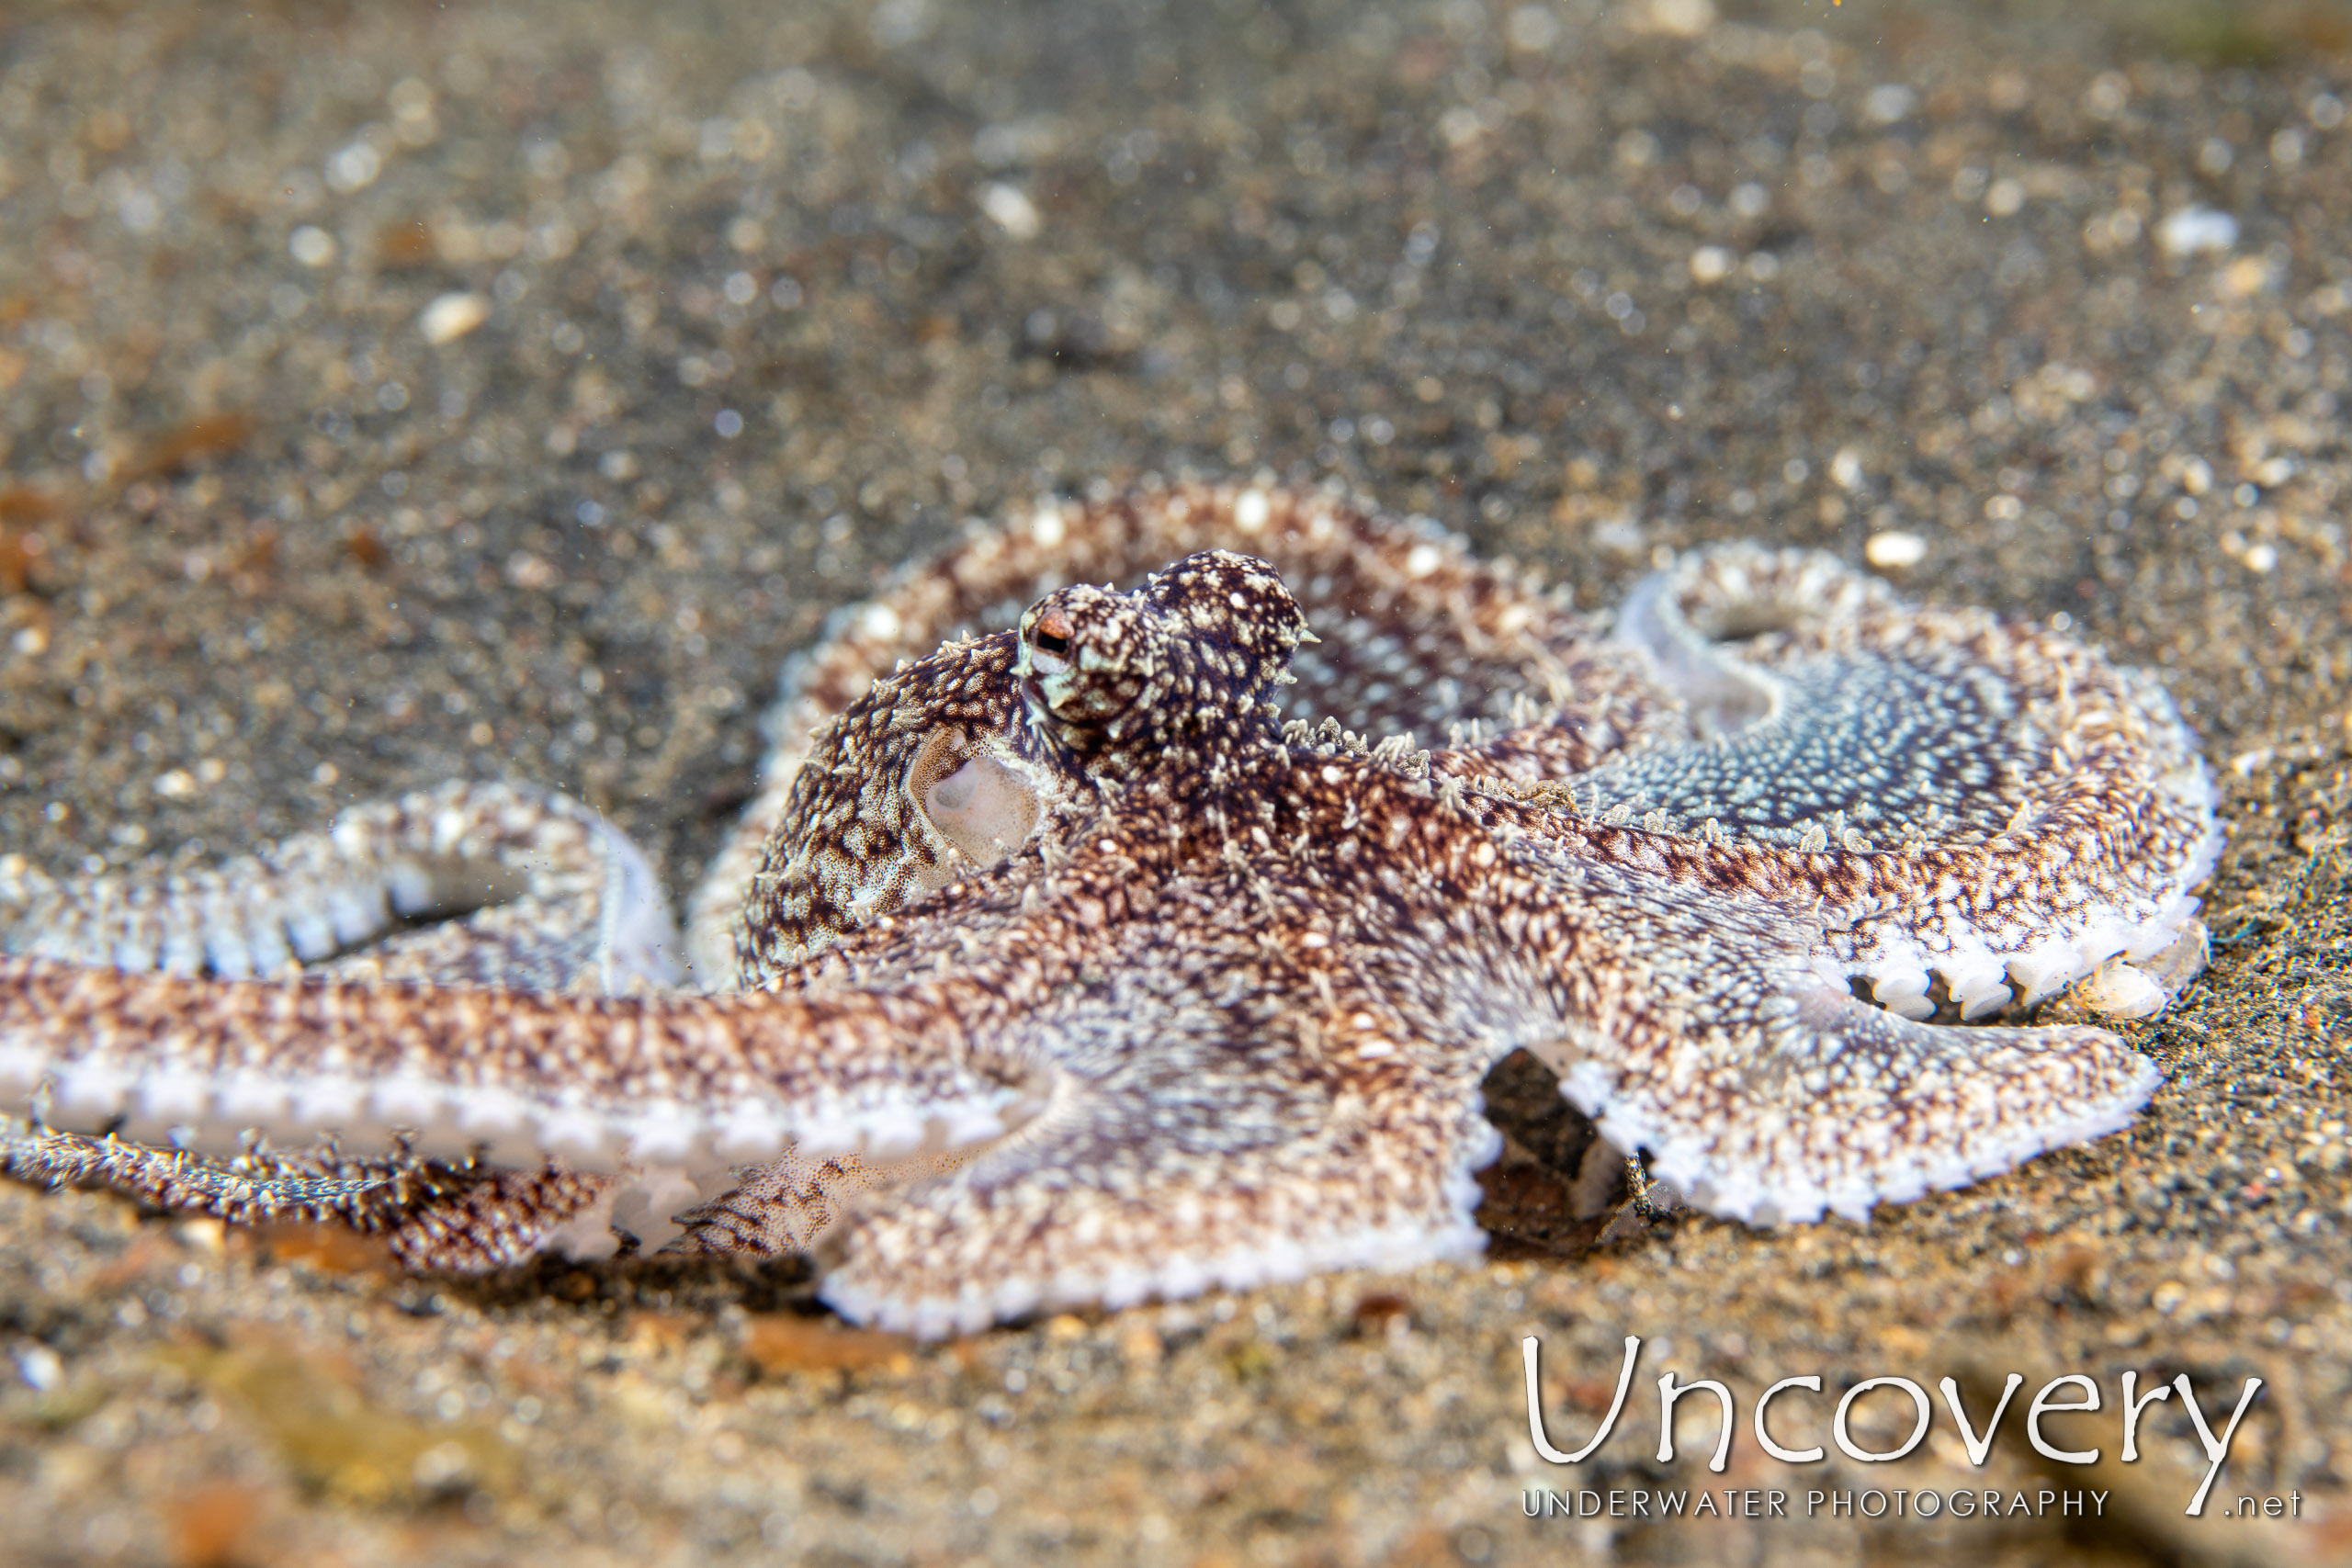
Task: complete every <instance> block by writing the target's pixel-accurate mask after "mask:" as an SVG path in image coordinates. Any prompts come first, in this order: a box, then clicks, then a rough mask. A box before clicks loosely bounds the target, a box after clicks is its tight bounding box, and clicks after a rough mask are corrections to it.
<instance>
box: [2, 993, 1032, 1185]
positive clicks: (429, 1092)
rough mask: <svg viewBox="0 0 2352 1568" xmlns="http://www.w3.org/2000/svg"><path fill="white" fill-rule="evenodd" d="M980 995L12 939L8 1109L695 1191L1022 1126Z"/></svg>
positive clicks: (1015, 1073) (1017, 1089) (48, 1118)
mask: <svg viewBox="0 0 2352 1568" xmlns="http://www.w3.org/2000/svg"><path fill="white" fill-rule="evenodd" d="M986 1006H987V1000H986V998H980V997H977V996H972V995H965V994H958V993H955V992H952V991H948V990H943V989H940V988H936V987H922V986H915V987H904V988H902V989H899V990H897V991H894V992H892V993H890V994H888V995H869V994H866V993H862V992H858V991H855V990H849V989H843V990H840V991H835V992H831V993H826V994H812V995H809V996H747V997H740V998H654V997H628V998H590V997H571V996H549V995H543V994H537V993H526V992H500V991H490V990H470V989H461V988H455V987H451V988H435V987H415V986H406V985H383V984H351V983H339V982H333V981H320V980H291V981H288V982H282V983H252V982H246V983H237V982H222V981H208V980H198V979H187V978H179V977H168V976H131V975H121V974H116V973H112V972H109V971H105V970H97V969H87V968H77V967H69V966H62V965H57V964H47V963H43V962H41V961H39V960H26V959H8V960H0V1106H5V1107H6V1109H7V1110H9V1111H29V1112H31V1113H32V1114H33V1116H35V1117H36V1118H37V1119H38V1120H39V1121H40V1122H42V1123H43V1124H46V1125H49V1126H52V1127H57V1128H61V1129H64V1130H67V1131H82V1132H91V1131H96V1130H102V1129H108V1128H112V1127H115V1126H121V1127H122V1128H123V1129H124V1130H125V1132H126V1133H127V1134H128V1135H129V1136H130V1137H132V1138H134V1139H136V1140H137V1141H140V1142H146V1143H162V1142H165V1141H167V1140H169V1139H171V1138H172V1137H173V1136H174V1134H175V1130H178V1136H179V1137H180V1138H181V1139H182V1140H183V1141H185V1142H187V1143H188V1144H190V1145H192V1146H194V1147H196V1148H198V1149H199V1150H202V1151H208V1152H214V1153H227V1152H230V1151H233V1150H234V1149H235V1148H236V1147H238V1146H239V1145H240V1144H241V1143H242V1142H243V1141H244V1140H243V1133H244V1132H245V1131H247V1130H259V1131H260V1132H262V1133H263V1134H266V1135H267V1136H268V1137H269V1138H270V1139H271V1140H273V1141H280V1142H285V1143H288V1144H298V1145H299V1144H308V1143H311V1142H314V1141H316V1140H320V1139H322V1138H329V1137H332V1138H334V1139H335V1140H337V1142H338V1146H339V1147H341V1148H342V1149H344V1150H345V1151H346V1152H350V1153H356V1154H370V1153H374V1152H377V1151H380V1150H384V1149H387V1148H400V1149H401V1150H403V1151H413V1152H414V1153H416V1154H417V1155H418V1156H423V1157H434V1156H457V1155H462V1154H465V1153H469V1152H472V1151H480V1152H481V1154H482V1155H483V1156H484V1157H486V1158H487V1159H489V1160H490V1161H491V1162H492V1163H494V1164H498V1165H503V1166H506V1167H510V1168H525V1169H530V1168H540V1167H542V1166H544V1165H545V1164H546V1163H547V1162H548V1161H549V1160H560V1161H562V1162H565V1164H566V1165H567V1166H568V1167H569V1168H571V1169H573V1170H579V1171H591V1172H620V1173H622V1174H624V1175H626V1176H628V1177H629V1178H630V1179H631V1180H632V1181H639V1178H640V1176H641V1174H642V1173H644V1172H646V1171H649V1170H655V1171H662V1172H670V1173H675V1174H674V1176H669V1177H664V1178H663V1179H664V1180H665V1181H668V1182H670V1183H671V1184H672V1185H673V1186H674V1185H676V1183H677V1182H678V1181H680V1180H683V1181H684V1183H685V1184H686V1185H687V1186H688V1187H691V1186H692V1185H693V1184H694V1183H695V1182H696V1181H698V1180H704V1179H710V1178H719V1179H723V1175H724V1173H725V1172H726V1171H727V1170H728V1169H729V1168H732V1167H737V1166H741V1165H748V1164H753V1163H756V1162H759V1161H763V1160H769V1159H774V1158H776V1157H778V1156H782V1155H784V1154H785V1153H786V1152H787V1151H789V1150H794V1149H798V1150H800V1151H803V1152H805V1153H810V1154H819V1155H821V1154H826V1153H832V1152H842V1151H853V1150H860V1149H863V1150H865V1151H867V1152H869V1153H871V1154H874V1155H876V1156H879V1157H888V1156H893V1155H898V1154H903V1153H907V1152H910V1151H912V1150H914V1149H917V1148H921V1147H922V1146H924V1145H927V1144H929V1145H937V1146H941V1147H955V1146H958V1145H963V1144H969V1143H975V1142H979V1141H983V1140H985V1139H987V1138H989V1137H993V1136H995V1135H997V1134H1001V1132H1003V1131H1004V1130H1005V1129H1006V1127H1007V1126H1008V1125H1012V1124H1014V1123H1017V1122H1019V1121H1020V1120H1021V1119H1022V1118H1023V1117H1024V1116H1025V1115H1027V1114H1030V1113H1031V1112H1032V1111H1033V1110H1034V1108H1035V1101H1036V1099H1037V1094H1038V1092H1039V1091H1038V1090H1037V1089H1036V1088H1035V1085H1034V1084H1033V1083H1032V1081H1031V1075H1030V1073H1029V1070H1028V1069H1027V1068H1026V1067H1024V1066H1023V1065H1022V1064H1020V1063H1018V1062H1016V1061H1013V1060H1012V1059H1010V1058H1008V1057H1005V1056H1003V1055H989V1054H987V1053H985V1052H983V1051H981V1050H979V1049H978V1048H976V1047H975V1046H974V1045H973V1041H974V1038H975V1036H974V1035H973V1033H972V1032H970V1031H969V1030H968V1029H967V1027H966V1024H965V1022H964V1020H965V1019H966V1018H968V1017H970V1016H972V1015H973V1014H975V1013H977V1012H979V1011H982V1010H985V1008H986ZM639 1184H640V1185H642V1183H641V1182H640V1183H639Z"/></svg>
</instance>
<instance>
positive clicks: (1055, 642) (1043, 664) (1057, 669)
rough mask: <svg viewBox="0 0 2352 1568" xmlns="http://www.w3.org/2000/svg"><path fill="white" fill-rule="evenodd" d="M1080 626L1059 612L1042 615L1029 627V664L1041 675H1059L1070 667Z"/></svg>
mask: <svg viewBox="0 0 2352 1568" xmlns="http://www.w3.org/2000/svg"><path fill="white" fill-rule="evenodd" d="M1077 640H1078V628H1077V627H1075V626H1071V625H1070V624H1069V617H1068V616H1067V615H1061V614H1060V613H1058V612H1052V613H1048V614H1046V615H1040V616H1039V617H1038V618H1037V620H1036V622H1035V624H1034V625H1033V626H1030V628H1029V665H1030V668H1031V669H1033V670H1035V671H1037V672H1038V673H1039V674H1041V675H1058V674H1060V673H1061V672H1062V671H1065V670H1068V669H1069V659H1070V648H1071V645H1072V644H1073V643H1075V642H1076V641H1077Z"/></svg>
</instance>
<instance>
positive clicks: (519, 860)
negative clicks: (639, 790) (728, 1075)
mask: <svg viewBox="0 0 2352 1568" xmlns="http://www.w3.org/2000/svg"><path fill="white" fill-rule="evenodd" d="M363 947H365V948H367V949H368V959H369V962H370V964H371V966H372V969H373V972H375V973H378V974H380V975H384V976H389V977H394V978H401V979H413V980H424V981H432V982H436V983H443V984H466V983H474V984H482V983H488V982H491V981H493V980H495V981H499V982H503V983H504V984H507V985H511V986H522V987H528V988H533V989H541V988H544V989H548V990H561V989H571V988H584V989H592V990H620V989H625V988H628V987H630V986H633V985H639V984H646V985H653V986H657V987H658V986H661V985H664V984H667V983H669V982H670V981H671V980H673V978H674V977H675V961H676V956H677V953H676V949H677V942H676V938H675V936H674V934H673V930H672V927H671V924H670V916H669V911H668V908H667V907H666V905H665V904H664V902H663V898H662V889H661V884H660V882H659V881H658V879H657V878H656V877H655V876H654V874H653V872H652V869H651V867H650V866H649V865H648V864H647V863H646V862H645V858H644V856H643V855H642V854H641V853H639V851H638V850H637V848H636V846H634V845H633V844H631V843H630V842H629V841H628V839H627V838H625V837H623V836H622V835H621V834H620V833H619V832H618V831H617V830H616V829H614V828H613V827H612V826H611V825H610V824H609V823H606V822H605V820H604V819H603V818H600V817H598V816H597V815H596V814H595V813H594V812H592V811H590V810H588V809H587V808H586V807H582V806H579V805H576V804H574V803H573V802H571V801H569V800H566V799H564V798H563V797H562V796H560V795H552V794H548V793H547V792H544V791H539V790H532V789H526V788H522V787H518V786H516V785H513V784H446V785H443V786H442V787H440V788H438V789H434V790H426V791H420V792H418V793H416V794H413V795H404V796H401V798H399V799H397V800H387V801H379V802H372V803H369V804H367V805H363V806H356V807H351V808H350V809H348V810H346V811H345V812H344V813H343V814H342V815H341V816H340V817H339V818H337V819H336V820H335V822H334V825H333V826H332V827H331V828H329V829H327V830H326V831H324V832H315V833H303V834H300V835H297V836H296V837H294V838H291V839H288V840H282V841H281V842H279V843H277V844H276V845H274V846H272V847H271V848H269V849H268V850H266V851H265V852H261V853H259V854H256V855H249V856H244V857H242V858H240V859H238V860H235V861H232V862H230V863H227V864H225V865H221V866H219V867H212V868H202V869H183V868H174V867H166V866H164V865H162V864H154V865H149V866H143V867H133V868H130V869H129V870H127V871H124V872H121V873H108V874H100V875H97V876H94V877H78V878H76V877H55V876H51V875H48V874H44V873H42V872H40V871H39V870H37V869H35V868H33V867H30V866H28V865H27V864H26V863H24V862H23V861H22V860H21V858H19V857H16V856H10V857H6V859H0V950H5V951H6V952H8V953H20V954H24V955H26V956H30V957H40V958H48V959H54V960H59V961H62V962H67V963H74V964H101V965H106V966H108V967H112V968H118V969H125V970H140V971H145V970H153V971H160V972H162V973H165V974H173V975H213V976H220V977H221V978H224V979H245V978H251V977H254V976H269V975H276V974H280V973H283V972H284V971H286V970H287V969H288V968H289V967H292V966H298V965H299V966H301V967H305V968H317V967H319V966H322V965H331V964H334V962H335V961H336V960H337V959H338V957H339V956H341V955H344V954H347V953H351V952H353V951H354V950H356V949H360V948H363Z"/></svg>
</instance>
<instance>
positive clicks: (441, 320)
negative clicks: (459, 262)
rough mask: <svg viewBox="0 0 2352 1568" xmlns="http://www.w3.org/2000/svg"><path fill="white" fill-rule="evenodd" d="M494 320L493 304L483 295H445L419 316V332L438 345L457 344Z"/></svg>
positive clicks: (461, 292) (461, 293) (417, 317)
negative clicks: (462, 338)
mask: <svg viewBox="0 0 2352 1568" xmlns="http://www.w3.org/2000/svg"><path fill="white" fill-rule="evenodd" d="M488 320H490V301H489V300H487V299H483V298H482V297H481V295H479V294H472V293H467V292H464V291H459V292H457V293H452V294H444V295H441V296H439V297H438V298H436V299H435V300H434V301H433V303H431V304H430V305H427V306H426V307H425V308H424V310H420V311H418V312H417V316H416V330H417V331H418V332H420V333H424V341H425V342H427V343H429V344H435V345H438V344H445V343H455V342H457V341H458V339H459V338H461V337H463V336H465V335H466V334H467V333H469V332H471V331H473V330H474V329H475V328H476V327H478V326H480V325H481V324H482V323H483V322H484V321H488Z"/></svg>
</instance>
